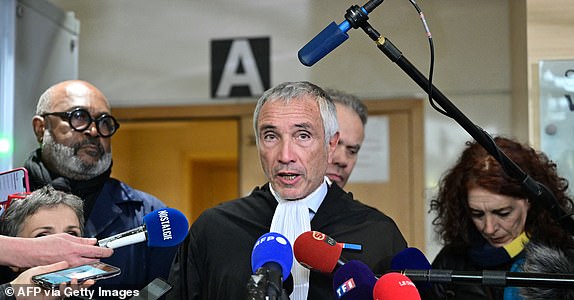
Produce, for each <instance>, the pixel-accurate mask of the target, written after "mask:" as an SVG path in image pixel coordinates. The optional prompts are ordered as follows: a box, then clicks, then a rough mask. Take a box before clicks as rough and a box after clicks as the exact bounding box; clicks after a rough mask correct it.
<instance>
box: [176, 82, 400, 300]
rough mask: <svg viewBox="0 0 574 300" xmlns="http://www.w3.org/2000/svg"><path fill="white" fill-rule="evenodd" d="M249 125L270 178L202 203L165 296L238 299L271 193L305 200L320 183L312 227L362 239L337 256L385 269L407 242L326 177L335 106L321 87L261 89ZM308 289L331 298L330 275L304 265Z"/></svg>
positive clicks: (268, 217) (311, 295) (272, 201)
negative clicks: (236, 194) (228, 197)
mask: <svg viewBox="0 0 574 300" xmlns="http://www.w3.org/2000/svg"><path fill="white" fill-rule="evenodd" d="M254 129H255V132H256V142H257V145H258V149H259V156H260V159H261V163H262V166H263V170H264V172H265V174H266V176H267V178H268V180H269V183H267V184H265V185H264V186H262V187H260V188H255V189H254V190H253V192H252V193H251V194H250V195H248V196H246V197H243V198H240V199H236V200H234V201H230V202H226V203H223V204H221V205H219V206H216V207H214V208H211V209H208V210H206V211H205V212H204V213H203V214H202V215H201V216H200V217H199V218H198V219H197V220H196V221H195V222H194V224H193V225H192V227H191V229H190V232H189V235H188V236H187V238H186V240H185V241H184V242H183V243H182V244H181V245H180V248H179V250H178V254H177V256H176V258H175V260H174V263H173V265H172V269H171V272H170V276H169V281H170V282H171V283H172V284H173V285H174V288H173V290H172V291H171V292H170V294H168V298H169V299H245V298H246V296H247V282H248V280H249V278H250V276H251V274H252V270H251V252H252V250H253V246H254V244H255V241H256V240H257V239H258V238H259V237H260V236H262V235H263V234H265V233H267V232H269V231H270V228H271V227H272V226H271V223H272V221H273V220H274V215H275V214H276V208H277V207H278V201H280V200H281V201H285V200H287V201H299V200H302V199H304V200H306V199H308V198H309V197H311V196H312V195H317V191H321V189H324V193H325V194H324V197H323V196H322V197H321V198H320V199H319V203H318V204H317V205H316V206H315V207H313V205H311V204H309V210H308V211H309V214H310V218H311V221H310V228H311V230H315V231H319V232H322V233H325V234H327V235H328V236H330V237H332V238H334V239H335V240H337V241H339V242H345V243H356V244H361V245H362V251H360V252H356V253H351V252H344V253H343V256H344V257H345V258H346V259H348V260H351V259H357V260H360V261H362V262H363V263H365V264H367V265H368V266H369V267H370V268H371V269H372V270H373V271H374V272H375V273H376V274H381V273H383V272H385V271H387V270H388V269H389V267H390V261H391V259H392V257H393V256H394V255H395V254H396V253H398V252H399V251H401V250H403V249H404V248H405V247H406V242H405V239H404V238H403V236H402V234H401V233H400V231H399V229H398V227H397V226H396V224H395V223H394V221H393V220H392V219H391V218H389V217H388V216H386V215H384V214H383V213H381V212H380V211H378V210H376V209H374V208H372V207H368V206H366V205H364V204H362V203H360V202H358V201H356V200H354V199H353V195H352V194H351V193H346V192H345V191H343V190H342V189H341V188H339V187H338V186H337V184H332V183H331V182H330V181H329V180H327V179H326V177H325V174H326V169H327V165H328V163H329V162H330V160H331V156H332V153H333V151H334V149H335V147H336V145H337V141H338V132H337V119H336V111H335V106H334V104H333V102H332V101H331V100H330V98H329V97H328V96H327V95H326V94H325V92H324V91H323V90H322V89H321V88H319V87H317V86H315V85H313V84H311V83H308V82H294V83H291V82H286V83H283V84H280V85H278V86H277V87H275V88H272V89H271V90H268V91H267V92H265V93H264V94H263V96H262V97H261V98H260V99H259V101H258V104H257V107H256V109H255V113H254ZM278 198H279V199H278ZM307 203H309V202H307ZM290 242H291V244H293V242H294V241H292V240H291V241H290ZM294 264H297V262H294ZM307 295H308V296H307V299H333V298H334V297H335V291H334V290H333V288H332V278H331V276H330V275H329V274H321V273H314V272H311V274H310V277H309V290H308V294H307Z"/></svg>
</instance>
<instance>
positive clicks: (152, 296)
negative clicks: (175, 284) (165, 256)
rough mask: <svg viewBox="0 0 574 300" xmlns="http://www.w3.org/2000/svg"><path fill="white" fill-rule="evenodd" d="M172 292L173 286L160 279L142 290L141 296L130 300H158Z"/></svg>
mask: <svg viewBox="0 0 574 300" xmlns="http://www.w3.org/2000/svg"><path fill="white" fill-rule="evenodd" d="M170 290H171V285H170V284H169V283H167V282H166V281H165V280H163V279H162V278H159V277H158V278H156V279H154V280H152V281H151V282H150V283H149V284H148V285H146V286H145V287H144V288H143V289H141V290H140V292H139V295H137V296H133V297H131V298H130V300H157V299H159V298H161V297H162V296H163V295H165V294H166V293H167V292H169V291H170Z"/></svg>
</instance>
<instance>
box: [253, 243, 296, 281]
mask: <svg viewBox="0 0 574 300" xmlns="http://www.w3.org/2000/svg"><path fill="white" fill-rule="evenodd" d="M267 263H276V264H278V265H279V266H281V273H282V274H283V275H282V276H283V281H285V279H287V277H289V273H291V268H292V267H293V249H292V248H291V244H290V243H289V240H287V238H286V237H285V236H283V235H282V234H280V233H277V232H268V233H266V234H264V235H262V236H261V237H260V238H259V239H257V241H256V242H255V245H254V246H253V252H251V270H252V271H253V274H255V273H256V272H257V269H259V268H261V267H262V266H263V265H265V264H267Z"/></svg>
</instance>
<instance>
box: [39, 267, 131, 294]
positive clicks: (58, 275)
mask: <svg viewBox="0 0 574 300" xmlns="http://www.w3.org/2000/svg"><path fill="white" fill-rule="evenodd" d="M119 274H120V269H119V268H117V267H114V266H112V265H108V264H106V263H103V262H95V263H91V264H87V265H81V266H77V267H72V268H68V269H63V270H59V271H55V272H50V273H45V274H38V275H35V276H33V277H32V282H33V283H35V284H37V285H40V286H42V287H44V288H46V289H57V288H58V287H59V286H60V284H62V283H66V284H69V283H70V281H71V280H72V278H76V279H78V283H82V282H84V281H86V280H88V279H93V280H99V279H105V278H110V277H114V276H117V275H119Z"/></svg>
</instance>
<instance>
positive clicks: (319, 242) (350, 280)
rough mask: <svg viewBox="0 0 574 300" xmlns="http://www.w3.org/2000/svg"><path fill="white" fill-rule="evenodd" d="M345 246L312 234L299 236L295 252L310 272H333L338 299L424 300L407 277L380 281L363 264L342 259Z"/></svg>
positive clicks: (325, 237)
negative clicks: (421, 299)
mask: <svg viewBox="0 0 574 300" xmlns="http://www.w3.org/2000/svg"><path fill="white" fill-rule="evenodd" d="M344 245H345V244H344V243H339V242H337V241H335V240H334V239H333V238H331V237H329V236H328V235H326V234H324V233H321V232H318V231H308V232H304V233H302V234H301V235H300V236H299V237H297V239H296V240H295V243H294V245H293V252H294V254H295V258H296V259H297V261H298V262H299V263H300V264H302V265H303V266H305V267H307V268H308V269H311V270H313V271H319V272H321V273H326V274H330V273H333V290H334V291H335V295H336V297H337V299H341V300H343V299H346V300H352V299H357V300H358V299H371V298H372V297H374V298H375V299H406V300H410V299H417V300H418V299H420V296H419V294H418V291H417V289H416V287H415V285H414V284H413V283H412V281H411V280H410V279H409V278H407V277H405V276H404V275H401V274H396V275H388V274H385V275H384V276H382V277H381V278H378V277H377V276H376V275H375V274H374V273H373V271H372V270H371V269H370V268H369V266H367V265H366V264H364V263H363V262H361V261H358V260H350V261H347V260H346V259H345V258H344V257H342V256H341V253H342V250H343V249H344V248H345V246H344ZM399 260H400V259H397V261H399ZM377 286H378V288H377Z"/></svg>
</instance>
